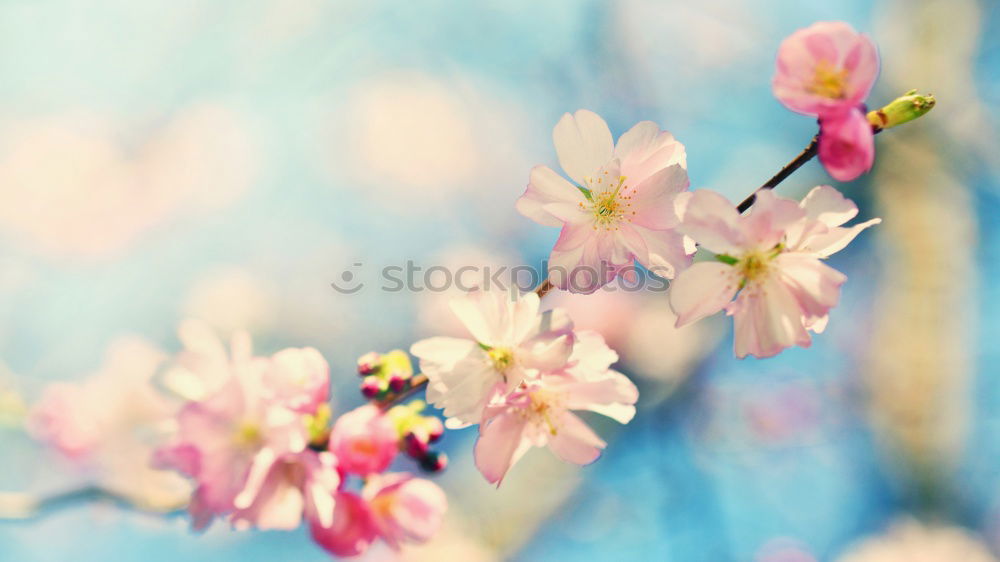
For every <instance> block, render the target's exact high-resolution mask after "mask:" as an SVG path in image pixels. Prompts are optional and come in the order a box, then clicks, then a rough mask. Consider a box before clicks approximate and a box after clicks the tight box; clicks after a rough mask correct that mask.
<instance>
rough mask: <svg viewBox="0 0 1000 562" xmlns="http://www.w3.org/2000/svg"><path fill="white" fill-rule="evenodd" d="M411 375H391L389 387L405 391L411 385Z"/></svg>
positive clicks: (393, 389) (394, 390) (395, 390)
mask: <svg viewBox="0 0 1000 562" xmlns="http://www.w3.org/2000/svg"><path fill="white" fill-rule="evenodd" d="M409 378H410V377H409V376H406V375H404V374H402V373H392V374H391V375H389V389H390V390H392V391H393V392H403V391H404V390H406V388H407V387H408V386H409V385H410V381H409Z"/></svg>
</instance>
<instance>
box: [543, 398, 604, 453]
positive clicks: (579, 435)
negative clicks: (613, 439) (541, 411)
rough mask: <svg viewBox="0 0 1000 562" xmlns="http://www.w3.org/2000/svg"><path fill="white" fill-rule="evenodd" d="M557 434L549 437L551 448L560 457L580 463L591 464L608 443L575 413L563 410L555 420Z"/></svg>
mask: <svg viewBox="0 0 1000 562" xmlns="http://www.w3.org/2000/svg"><path fill="white" fill-rule="evenodd" d="M554 423H555V426H556V433H555V435H551V436H550V437H549V449H551V450H552V452H553V453H555V454H556V456H557V457H559V458H560V459H562V460H564V461H566V462H570V463H573V464H578V465H585V464H590V463H592V462H594V461H596V460H597V459H598V457H600V456H601V449H603V448H604V447H605V446H606V445H607V443H605V442H604V440H602V439H601V438H600V437H598V436H597V434H596V433H594V431H593V430H592V429H590V427H588V426H587V424H585V423H583V420H581V419H580V418H578V417H577V416H576V415H575V414H573V413H571V412H568V411H563V412H562V413H561V414H559V415H558V417H557V418H556V419H555V420H554Z"/></svg>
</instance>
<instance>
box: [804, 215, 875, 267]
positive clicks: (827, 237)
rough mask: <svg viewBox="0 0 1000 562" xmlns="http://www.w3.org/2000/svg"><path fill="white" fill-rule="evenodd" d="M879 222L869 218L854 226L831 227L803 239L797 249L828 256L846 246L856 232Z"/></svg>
mask: <svg viewBox="0 0 1000 562" xmlns="http://www.w3.org/2000/svg"><path fill="white" fill-rule="evenodd" d="M881 222H882V219H871V220H869V221H865V222H863V223H859V224H856V225H854V226H849V227H840V226H837V227H833V228H831V229H829V230H828V231H827V232H825V233H823V234H819V235H816V236H811V237H809V238H807V239H805V241H804V242H803V244H802V245H801V246H800V247H799V250H800V251H803V252H813V253H815V254H816V255H818V256H820V257H822V258H825V257H829V256H831V255H833V254H835V253H837V252H839V251H841V250H843V249H844V248H846V247H847V245H848V244H850V243H851V241H852V240H854V238H855V237H856V236H857V235H858V234H861V231H863V230H865V229H866V228H868V227H870V226H875V225H876V224H879V223H881Z"/></svg>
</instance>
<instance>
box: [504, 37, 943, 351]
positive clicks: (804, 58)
mask: <svg viewBox="0 0 1000 562" xmlns="http://www.w3.org/2000/svg"><path fill="white" fill-rule="evenodd" d="M878 66H879V61H878V54H877V52H876V49H875V46H874V45H873V44H872V43H871V41H870V40H869V39H868V38H867V37H865V36H864V35H861V34H858V33H856V32H855V31H854V30H853V29H851V28H850V26H848V25H847V24H844V23H817V24H815V25H813V26H811V27H809V28H807V29H803V30H800V31H797V32H796V33H794V34H793V35H792V36H791V37H789V38H788V39H786V40H785V41H784V42H783V43H782V46H781V49H780V52H779V54H778V61H777V71H776V74H775V78H774V84H773V86H774V93H775V96H776V97H777V98H778V99H779V100H781V101H782V103H784V104H785V105H786V106H788V107H789V108H791V109H793V110H795V111H799V112H801V113H806V114H809V115H813V116H816V117H818V118H819V121H820V133H819V135H818V143H819V147H818V153H819V156H820V159H821V161H822V162H823V164H824V166H825V167H826V169H827V170H828V171H829V172H830V174H831V175H832V176H833V177H834V178H835V179H838V180H849V179H853V178H855V177H857V176H858V175H860V174H861V173H863V172H865V171H867V170H868V169H869V168H870V167H871V165H872V162H873V159H874V141H873V135H874V132H873V127H877V128H882V127H888V126H893V125H896V124H899V123H903V122H905V121H908V120H910V119H913V118H914V117H917V116H919V115H921V114H922V113H924V112H926V111H927V110H928V109H929V108H930V107H933V98H929V97H924V96H916V95H914V92H908V95H907V96H904V97H903V98H900V99H899V100H897V102H894V104H890V105H889V106H887V107H886V108H885V109H884V110H881V111H878V112H872V116H870V117H869V116H866V114H865V111H864V106H863V104H862V102H863V101H864V99H865V98H866V97H867V95H868V93H869V91H870V90H871V88H872V85H873V84H874V81H875V78H876V76H877V74H878ZM870 119H871V120H872V122H870V121H869V120H870ZM553 141H554V144H555V148H556V152H557V154H558V157H559V162H560V164H561V165H562V167H563V169H564V170H565V171H566V174H567V175H568V176H569V177H570V178H571V179H572V180H573V182H570V181H568V180H566V179H564V178H562V177H560V176H559V175H558V174H556V173H555V172H553V171H552V170H551V169H550V168H548V167H545V166H539V167H536V168H535V169H534V170H532V171H531V175H530V180H529V183H528V187H527V190H526V191H525V193H524V195H523V196H521V198H520V199H519V200H518V203H517V208H518V210H519V211H520V212H521V213H522V214H524V215H525V216H527V217H528V218H530V219H532V220H534V221H536V222H538V223H540V224H543V225H550V226H559V227H561V228H562V231H561V232H560V235H559V238H558V240H557V241H556V243H555V246H554V248H553V250H552V255H551V257H550V260H549V279H550V281H551V282H552V283H553V284H554V285H555V286H556V287H559V288H561V289H566V290H569V291H572V292H581V293H591V292H593V291H596V290H597V289H599V288H601V287H602V286H604V285H606V284H607V283H610V282H611V281H613V280H614V279H615V278H616V277H617V276H619V275H623V276H625V275H629V274H633V273H634V271H635V270H634V267H635V264H636V263H638V264H641V265H642V266H645V267H646V268H648V269H649V270H650V271H652V272H653V273H656V274H658V275H661V276H663V277H666V278H669V279H673V282H672V286H671V288H670V303H671V306H672V307H673V309H674V311H675V312H676V314H677V316H678V320H677V325H678V326H683V325H685V324H688V323H690V322H693V321H695V320H698V319H700V318H703V317H705V316H708V315H711V314H714V313H716V312H718V311H720V310H723V309H724V310H726V312H727V314H729V315H730V316H733V318H734V321H735V325H736V330H735V338H734V348H735V352H736V355H737V356H738V357H744V356H746V355H754V356H756V357H770V356H773V355H776V354H777V353H779V352H781V350H783V349H785V348H788V347H791V346H795V345H798V346H803V347H808V346H809V345H810V343H811V336H810V335H809V332H815V333H819V332H821V331H823V329H824V328H825V326H826V323H827V319H828V316H829V311H830V309H831V308H833V307H834V306H836V304H837V302H838V300H839V297H840V287H841V285H843V283H844V282H845V281H846V277H845V276H844V275H843V274H841V273H840V272H838V271H836V270H834V269H832V268H830V267H829V266H827V265H826V264H824V263H823V262H822V260H823V259H825V258H827V257H829V256H830V255H831V254H833V253H835V252H837V251H839V250H842V249H843V248H844V247H846V246H847V244H848V243H849V242H850V241H851V240H853V239H854V237H855V236H857V234H858V233H859V232H860V231H861V230H863V229H865V228H867V227H869V226H871V225H874V224H877V223H878V222H880V221H879V219H872V220H869V221H867V222H864V223H861V224H858V225H854V226H850V227H845V226H843V225H844V223H845V222H847V221H848V220H850V219H851V218H853V217H854V216H855V215H857V214H858V209H857V207H856V206H855V205H854V203H852V202H851V201H850V200H848V199H846V198H844V197H843V195H841V194H840V192H838V191H837V190H836V189H834V188H833V187H830V186H818V187H816V188H815V189H813V190H812V191H810V192H809V194H808V195H807V196H806V197H805V198H804V199H803V200H802V201H801V202H798V201H794V200H790V199H786V198H782V197H778V196H776V195H774V194H773V193H772V192H770V191H768V190H761V191H759V192H758V193H757V194H756V195H755V198H754V199H751V200H749V201H748V203H749V202H752V203H753V205H752V207H750V212H749V213H747V214H745V215H741V211H742V210H743V209H744V208H745V207H744V206H742V205H741V206H740V207H737V206H735V205H733V204H731V203H729V202H728V201H727V200H726V199H725V198H724V197H722V196H721V195H718V194H716V193H714V192H711V191H708V190H698V191H694V192H690V191H688V185H689V181H688V177H687V171H686V164H685V149H684V146H683V145H682V144H681V143H680V142H678V141H677V140H676V139H675V138H674V137H673V135H671V134H670V133H668V132H665V131H661V130H660V129H659V127H657V126H656V125H655V124H653V123H650V122H648V121H644V122H642V123H639V124H637V125H635V126H634V127H632V129H630V130H629V131H628V132H626V133H625V134H623V135H622V136H621V138H619V139H618V142H617V144H615V143H614V142H613V140H612V136H611V131H610V129H609V128H608V125H607V124H606V123H605V122H604V120H603V119H601V118H600V117H599V116H597V115H596V114H594V113H592V112H590V111H586V110H580V111H577V112H576V113H575V114H574V115H570V114H566V115H564V116H563V118H562V119H561V120H560V121H559V123H558V124H557V125H556V127H555V130H554V131H553ZM809 156H810V157H811V155H809ZM574 182H575V183H574ZM767 187H773V185H768V186H767ZM699 246H700V247H701V248H702V249H703V250H707V251H708V252H711V253H714V254H715V255H714V258H715V259H714V260H712V261H698V262H697V263H694V264H693V265H692V261H693V260H692V257H693V256H694V255H695V253H696V251H697V248H698V247H699ZM703 253H707V252H703ZM581 276H583V277H585V279H586V282H585V283H581V282H580V277H581Z"/></svg>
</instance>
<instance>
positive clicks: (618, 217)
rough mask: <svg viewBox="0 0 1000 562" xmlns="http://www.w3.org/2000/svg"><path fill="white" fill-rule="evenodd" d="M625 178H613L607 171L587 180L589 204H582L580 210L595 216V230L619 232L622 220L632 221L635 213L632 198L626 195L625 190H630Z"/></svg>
mask: <svg viewBox="0 0 1000 562" xmlns="http://www.w3.org/2000/svg"><path fill="white" fill-rule="evenodd" d="M626 179H627V178H626V177H625V176H618V178H617V179H612V176H611V175H610V174H609V173H608V172H607V171H606V170H605V171H604V172H602V173H601V174H598V176H597V177H596V178H592V177H587V178H586V182H585V183H586V184H587V187H586V191H585V193H586V194H587V199H588V203H587V204H585V203H583V202H581V203H580V204H579V205H580V208H581V209H584V210H587V211H590V213H591V214H593V216H594V230H597V229H599V228H604V229H605V230H618V227H617V225H618V223H619V222H621V221H622V220H625V221H629V222H631V221H632V215H634V214H635V211H633V210H632V209H631V207H632V202H631V200H632V196H631V195H625V194H624V193H623V191H624V190H628V184H626V183H625V180H626Z"/></svg>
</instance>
